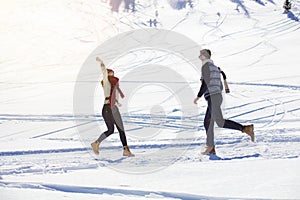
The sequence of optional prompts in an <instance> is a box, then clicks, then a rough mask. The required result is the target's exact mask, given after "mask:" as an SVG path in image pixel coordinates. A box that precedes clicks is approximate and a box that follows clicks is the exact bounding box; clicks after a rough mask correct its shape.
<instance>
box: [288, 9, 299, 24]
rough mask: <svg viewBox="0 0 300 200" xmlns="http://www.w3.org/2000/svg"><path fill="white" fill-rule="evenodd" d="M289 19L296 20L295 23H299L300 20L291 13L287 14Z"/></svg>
mask: <svg viewBox="0 0 300 200" xmlns="http://www.w3.org/2000/svg"><path fill="white" fill-rule="evenodd" d="M287 17H288V18H290V19H291V20H294V21H296V22H299V18H298V17H296V16H295V15H294V13H293V12H291V11H289V12H287Z"/></svg>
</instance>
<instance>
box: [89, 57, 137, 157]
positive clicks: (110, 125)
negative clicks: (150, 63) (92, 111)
mask: <svg viewBox="0 0 300 200" xmlns="http://www.w3.org/2000/svg"><path fill="white" fill-rule="evenodd" d="M96 61H97V62H99V63H100V66H101V70H102V73H103V80H102V81H101V84H102V87H103V91H104V96H105V100H104V105H103V109H102V116H103V118H104V121H105V124H106V126H107V129H108V130H107V131H105V132H104V133H102V134H101V135H100V136H99V138H98V139H97V140H96V141H95V142H93V143H91V146H92V148H93V151H94V153H95V154H96V155H99V145H100V143H101V142H102V141H103V140H104V139H105V138H107V137H108V136H110V135H111V134H113V133H114V125H116V127H117V129H118V131H119V134H120V139H121V142H122V145H123V150H124V151H123V156H128V157H132V156H134V154H133V153H131V152H130V149H129V147H128V146H127V139H126V135H125V131H124V126H123V121H122V118H121V115H120V112H119V109H118V107H117V105H116V104H118V105H119V102H118V96H119V95H120V96H121V97H122V98H124V94H123V93H122V91H121V89H120V88H119V79H118V78H117V77H115V76H114V71H113V70H111V69H107V68H106V67H105V65H104V63H103V61H102V60H101V59H100V58H99V57H96Z"/></svg>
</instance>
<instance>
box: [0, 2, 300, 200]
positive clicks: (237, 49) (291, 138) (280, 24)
mask: <svg viewBox="0 0 300 200" xmlns="http://www.w3.org/2000/svg"><path fill="white" fill-rule="evenodd" d="M136 2H137V6H136V8H137V11H136V12H135V13H131V12H125V11H123V9H122V8H123V7H122V6H123V5H121V7H120V12H119V13H113V12H111V10H110V6H109V1H107V0H106V1H105V0H101V1H99V0H84V1H83V0H75V1H74V0H52V1H45V0H12V1H1V7H0V10H1V11H0V23H1V27H0V44H1V56H0V91H1V92H0V101H1V103H0V199H1V200H2V199H3V200H17V199H43V200H44V199H45V200H48V199H49V200H50V199H70V200H77V199H78V200H79V199H89V198H95V199H118V200H119V199H126V200H127V199H300V191H299V188H300V170H299V166H300V158H299V155H300V145H299V142H300V123H299V122H300V106H299V105H300V81H299V80H300V71H299V68H298V67H299V63H300V57H299V55H298V54H299V50H300V36H299V35H300V34H299V32H300V22H299V18H300V1H299V0H293V1H292V9H291V12H290V13H283V8H282V4H283V1H279V0H256V1H255V0H250V1H243V0H222V1H216V0H195V1H193V2H194V7H193V8H189V7H188V6H187V7H186V8H184V9H181V10H174V9H172V8H171V6H169V4H168V2H170V1H167V0H161V1H155V0H153V1H152V0H151V1H150V0H140V1H136ZM156 10H157V11H158V13H159V15H158V17H157V20H158V22H159V23H158V25H157V27H156V28H155V27H152V29H157V30H160V29H161V30H169V31H174V32H177V33H180V34H182V35H184V36H186V37H187V38H190V39H191V40H193V41H194V42H195V43H197V44H198V45H199V46H200V47H202V48H209V49H211V50H212V52H213V56H212V59H213V60H214V62H215V64H216V65H218V66H220V67H221V68H222V69H223V70H224V71H225V73H226V75H227V78H228V82H229V87H230V90H231V93H229V94H225V93H224V94H223V97H224V102H223V113H224V116H225V117H226V118H228V119H232V120H235V121H238V122H240V123H242V124H250V123H253V124H254V127H255V135H256V141H255V142H254V143H252V142H251V141H250V139H249V137H247V135H245V134H243V133H240V132H238V131H234V130H229V129H221V128H217V127H216V128H215V130H216V131H215V143H216V151H217V154H216V155H211V156H203V155H201V151H202V150H203V147H204V145H205V138H206V135H205V130H204V127H203V118H204V114H205V111H206V102H205V100H204V98H201V100H199V102H198V105H194V104H193V98H194V97H196V95H197V93H198V91H199V87H200V80H199V79H200V76H201V74H199V73H198V72H199V71H200V68H201V63H200V61H197V62H199V66H197V69H194V68H193V67H191V66H190V65H189V64H188V63H187V62H185V61H184V59H182V58H180V57H177V56H176V55H173V54H170V55H169V54H168V55H165V54H164V53H165V51H161V50H158V49H156V50H153V49H152V50H151V49H150V50H149V49H144V50H140V52H124V55H123V56H122V57H120V58H118V59H116V60H115V64H112V65H111V66H110V67H111V68H113V69H114V70H115V74H116V75H117V76H119V77H120V79H121V82H120V84H121V87H122V85H123V86H124V87H125V86H126V84H127V85H130V84H133V83H135V84H137V85H138V86H139V88H138V89H137V90H136V91H135V93H134V95H132V96H130V95H128V96H126V95H127V94H125V96H126V97H125V98H127V99H129V100H128V104H127V105H128V107H127V109H125V108H124V107H120V111H121V113H122V116H123V121H124V125H125V130H126V135H127V140H128V145H129V146H130V148H131V150H132V152H133V153H135V154H136V156H135V157H132V158H125V157H123V156H122V147H121V142H120V140H119V135H118V133H117V132H115V133H114V134H113V135H111V136H110V137H109V138H107V139H106V140H105V141H104V142H103V144H101V146H100V156H95V155H94V154H93V153H92V150H91V148H90V143H91V142H93V141H94V140H95V139H97V137H98V136H99V135H100V134H101V133H102V132H103V131H105V130H106V126H105V123H104V121H103V118H102V117H101V109H102V105H103V104H102V103H103V99H104V97H103V92H102V89H101V87H100V84H99V83H96V84H99V85H98V87H97V89H96V90H95V94H94V97H92V98H94V99H95V101H94V104H95V105H94V110H95V111H94V113H85V114H80V115H77V114H76V113H74V104H73V102H74V88H75V84H76V82H77V80H78V79H77V78H78V77H77V76H78V74H79V73H80V70H81V69H82V67H83V65H84V63H86V60H87V59H88V58H93V59H94V57H95V55H93V54H92V52H93V51H94V50H95V49H96V48H97V47H99V46H101V44H103V43H104V42H105V41H107V40H109V39H112V38H114V37H117V36H118V35H119V34H121V33H125V32H127V31H133V30H139V29H145V30H147V29H149V22H148V21H149V19H151V18H154V17H155V14H154V13H155V11H156ZM121 42H122V41H121ZM199 50H200V49H199ZM108 54H109V52H108ZM196 54H197V52H196ZM98 56H101V55H98ZM195 59H198V58H197V57H196V58H195ZM89 63H91V67H97V63H96V62H95V61H94V60H90V61H89ZM147 64H160V65H166V66H167V67H168V69H170V70H173V71H176V72H178V73H179V74H181V75H182V77H183V79H184V80H185V81H186V83H188V86H187V84H185V83H183V84H182V83H181V82H174V83H173V82H172V83H171V80H172V77H168V74H166V73H165V74H164V71H159V70H160V67H157V66H156V67H153V68H152V69H151V70H148V71H146V72H147V74H146V75H145V76H142V77H141V76H140V75H139V73H140V72H141V71H142V69H143V70H144V69H145V68H143V66H144V65H147ZM132 70H134V71H135V73H136V72H137V74H138V75H135V73H132V74H131V78H132V80H134V81H132V82H126V81H123V82H122V80H124V77H126V75H127V74H128V73H131V71H132ZM139 70H140V71H139ZM149 71H150V72H151V73H149ZM159 73H160V74H163V75H164V78H165V79H164V81H163V82H155V80H157V79H155V78H154V77H157V76H158V74H159ZM152 78H153V82H151V80H152ZM87 80H88V78H87ZM99 81H100V80H99ZM172 81H173V80H172ZM164 84H173V85H175V86H176V88H178V90H176V91H171V92H170V88H167V87H163V85H164ZM186 88H191V89H192V91H193V93H191V94H190V96H188V97H187V96H186V97H185V98H190V100H189V101H190V104H189V103H187V105H182V104H181V103H180V102H179V101H178V99H177V98H176V97H180V96H182V94H184V91H185V89H186ZM121 103H122V100H121ZM184 108H185V109H187V113H185V115H183V109H184ZM195 113H196V114H195ZM79 127H80V128H81V129H79Z"/></svg>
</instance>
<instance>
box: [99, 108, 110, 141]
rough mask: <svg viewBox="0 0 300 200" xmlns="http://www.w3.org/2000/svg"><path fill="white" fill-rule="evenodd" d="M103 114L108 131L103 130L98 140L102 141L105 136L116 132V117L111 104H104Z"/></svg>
mask: <svg viewBox="0 0 300 200" xmlns="http://www.w3.org/2000/svg"><path fill="white" fill-rule="evenodd" d="M102 116H103V119H104V121H105V124H106V126H107V131H105V132H103V133H102V134H101V135H100V137H99V138H98V140H97V141H98V142H99V143H101V142H102V141H103V140H104V139H105V138H107V137H108V136H110V135H111V134H113V132H114V117H113V115H112V111H111V108H110V105H109V104H104V106H103V109H102Z"/></svg>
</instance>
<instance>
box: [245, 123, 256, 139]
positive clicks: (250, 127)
mask: <svg viewBox="0 0 300 200" xmlns="http://www.w3.org/2000/svg"><path fill="white" fill-rule="evenodd" d="M242 132H243V133H246V134H247V135H249V136H250V137H251V141H252V142H254V126H253V124H251V125H247V126H244V128H243V131H242Z"/></svg>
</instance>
